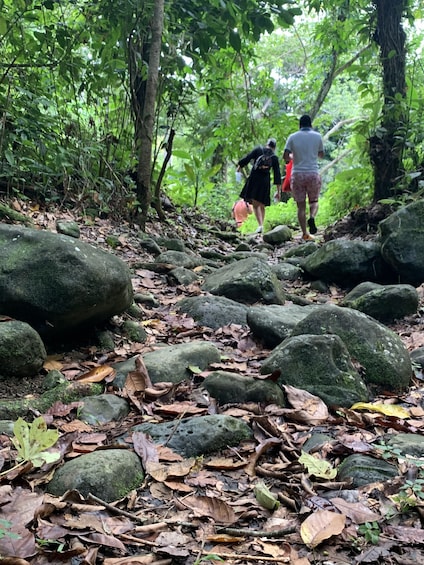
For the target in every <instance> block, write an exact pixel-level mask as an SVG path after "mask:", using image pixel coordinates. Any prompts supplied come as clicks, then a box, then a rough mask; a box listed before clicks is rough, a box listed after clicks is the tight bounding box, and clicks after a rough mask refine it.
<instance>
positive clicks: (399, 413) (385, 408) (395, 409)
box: [351, 402, 410, 419]
mask: <svg viewBox="0 0 424 565" xmlns="http://www.w3.org/2000/svg"><path fill="white" fill-rule="evenodd" d="M351 410H369V411H370V412H379V413H380V414H384V415H385V416H393V417H394V418H401V419H404V418H409V416H410V414H409V410H407V409H406V408H404V407H403V406H398V405H396V404H382V403H380V402H376V403H375V404H373V403H372V402H357V403H356V404H354V405H353V406H352V407H351Z"/></svg>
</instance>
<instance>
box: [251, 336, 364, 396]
mask: <svg viewBox="0 0 424 565" xmlns="http://www.w3.org/2000/svg"><path fill="white" fill-rule="evenodd" d="M278 370H279V371H280V372H281V375H280V377H279V379H278V383H279V384H280V385H285V384H287V385H291V386H295V387H297V388H301V389H304V390H307V391H308V392H310V393H311V394H314V395H316V396H319V397H320V398H321V399H322V400H323V401H324V402H325V403H326V404H328V405H335V406H351V405H352V404H354V403H355V402H360V401H364V400H368V392H367V388H366V386H365V384H364V382H363V381H362V379H361V378H360V376H359V374H358V372H357V370H356V369H355V367H354V366H353V363H352V360H351V358H350V355H349V352H348V350H347V348H346V346H345V345H344V343H343V341H342V340H341V339H340V338H339V337H338V336H337V335H305V334H303V335H298V336H295V337H289V338H287V339H286V340H284V341H283V343H281V344H280V345H278V346H277V347H276V348H275V349H274V350H273V351H272V353H271V354H270V355H269V357H268V358H267V359H266V360H265V361H264V362H263V364H262V367H261V373H262V374H268V373H273V372H274V371H278Z"/></svg>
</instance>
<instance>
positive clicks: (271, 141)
mask: <svg viewBox="0 0 424 565" xmlns="http://www.w3.org/2000/svg"><path fill="white" fill-rule="evenodd" d="M266 144H267V145H268V147H271V148H272V149H275V148H276V147H277V142H276V140H275V139H274V138H273V137H270V138H269V139H268V141H267V142H266Z"/></svg>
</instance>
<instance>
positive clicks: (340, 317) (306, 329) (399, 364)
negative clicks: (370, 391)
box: [292, 304, 412, 391]
mask: <svg viewBox="0 0 424 565" xmlns="http://www.w3.org/2000/svg"><path fill="white" fill-rule="evenodd" d="M302 334H319V335H321V334H335V335H338V336H339V337H340V338H341V339H342V340H343V341H344V343H345V345H346V347H347V349H348V351H349V353H350V356H351V357H352V359H354V360H355V361H357V362H358V363H360V364H361V365H362V367H363V368H364V369H365V371H364V375H363V376H362V378H363V380H364V381H365V383H366V384H367V385H369V384H371V385H373V386H374V387H376V388H377V389H378V390H379V389H384V390H397V391H399V390H403V389H405V388H406V387H408V385H409V383H410V380H411V377H412V365H411V359H410V356H409V353H408V350H407V349H406V347H405V345H404V344H403V342H402V340H401V339H400V337H399V336H398V335H396V334H395V333H394V332H393V331H392V330H390V329H389V328H387V327H386V326H384V325H383V324H381V323H380V322H377V321H376V320H374V319H373V318H371V317H370V316H367V315H366V314H363V313H362V312H359V311H358V310H353V309H352V308H343V307H341V306H335V305H331V304H324V305H322V306H317V307H316V308H315V309H314V310H313V311H311V313H310V314H309V315H308V316H306V318H304V319H303V320H302V321H301V322H299V324H298V325H297V326H296V327H295V328H294V329H293V332H292V336H295V335H302Z"/></svg>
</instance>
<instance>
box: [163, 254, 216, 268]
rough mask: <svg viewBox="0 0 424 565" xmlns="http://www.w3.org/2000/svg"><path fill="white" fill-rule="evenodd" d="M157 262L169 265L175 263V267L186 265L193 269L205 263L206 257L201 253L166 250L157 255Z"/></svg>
mask: <svg viewBox="0 0 424 565" xmlns="http://www.w3.org/2000/svg"><path fill="white" fill-rule="evenodd" d="M155 263H165V264H167V265H175V267H185V268H186V269H193V268H194V267H199V266H200V265H204V264H205V259H203V258H202V257H200V256H199V255H194V254H192V253H185V252H184V251H164V252H163V253H161V254H160V255H158V256H157V257H155Z"/></svg>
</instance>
